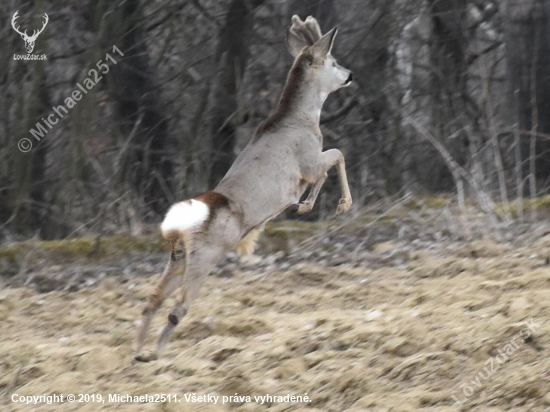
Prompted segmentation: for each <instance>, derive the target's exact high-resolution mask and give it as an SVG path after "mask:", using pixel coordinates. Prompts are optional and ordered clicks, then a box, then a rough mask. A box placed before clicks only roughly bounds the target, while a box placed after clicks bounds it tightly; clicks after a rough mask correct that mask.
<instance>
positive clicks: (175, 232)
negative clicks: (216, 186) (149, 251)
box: [160, 199, 210, 240]
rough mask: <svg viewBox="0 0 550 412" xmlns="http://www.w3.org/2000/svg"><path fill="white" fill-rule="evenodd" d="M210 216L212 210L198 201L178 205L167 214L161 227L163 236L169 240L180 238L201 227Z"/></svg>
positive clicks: (192, 200) (193, 200) (188, 201)
mask: <svg viewBox="0 0 550 412" xmlns="http://www.w3.org/2000/svg"><path fill="white" fill-rule="evenodd" d="M209 216H210V208H209V207H208V205H207V204H206V203H204V202H201V201H200V200H196V199H190V200H184V201H183V202H179V203H176V204H174V205H172V207H171V208H170V209H169V210H168V213H166V217H165V218H164V220H163V221H162V224H161V225H160V230H161V232H162V236H163V237H164V238H165V239H167V240H173V239H175V238H179V237H180V236H181V235H182V234H183V233H185V232H189V231H192V230H193V229H196V228H197V227H200V226H201V225H202V224H203V223H204V222H205V221H206V220H207V219H208V217H209Z"/></svg>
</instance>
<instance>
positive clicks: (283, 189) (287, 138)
mask: <svg viewBox="0 0 550 412" xmlns="http://www.w3.org/2000/svg"><path fill="white" fill-rule="evenodd" d="M336 31H337V30H336V28H334V29H332V30H331V31H329V32H328V33H326V34H325V35H324V36H323V35H322V34H321V30H320V28H319V25H318V24H317V21H316V20H315V19H314V18H313V17H311V16H310V17H308V18H307V19H306V20H305V21H302V20H300V18H299V17H298V16H293V17H292V27H291V28H290V29H289V30H288V33H287V47H288V49H289V51H290V53H291V54H292V56H293V57H294V63H293V65H292V68H291V69H290V73H289V75H288V78H287V81H286V84H285V87H284V89H283V93H282V96H281V99H280V101H279V105H278V107H277V110H276V111H275V113H273V114H272V115H271V116H270V117H269V118H267V120H265V121H264V122H263V123H262V124H261V125H260V126H259V127H258V129H257V130H256V133H255V134H254V136H253V137H252V139H251V140H250V142H249V143H248V145H247V146H246V147H245V149H244V150H243V151H242V153H241V154H240V155H239V156H238V157H237V159H236V160H235V163H233V165H232V166H231V168H230V169H229V171H228V172H227V174H226V175H225V177H224V178H223V179H222V181H221V182H220V183H219V184H218V186H217V187H216V188H215V189H214V190H213V191H210V192H206V193H204V194H202V195H200V196H197V197H195V198H193V199H190V200H185V201H183V202H180V203H176V204H175V205H173V206H172V207H171V208H170V210H169V211H168V213H167V214H166V217H165V219H164V221H163V222H162V224H161V231H162V235H163V236H164V238H165V239H166V240H168V241H169V242H170V244H171V248H172V250H171V252H170V259H169V261H168V264H167V265H166V268H165V269H164V273H163V274H162V277H161V279H160V282H159V283H158V285H157V286H156V288H155V290H154V292H153V293H152V294H151V295H150V296H149V300H148V303H147V305H146V307H145V309H144V310H143V318H142V322H141V325H140V326H139V329H138V333H137V355H136V357H135V359H136V360H138V361H143V362H148V361H151V360H154V359H157V357H158V356H159V355H160V353H161V351H162V349H163V347H164V346H165V344H166V342H167V341H168V338H169V336H170V334H171V333H172V330H173V329H174V327H175V326H176V325H177V324H178V322H179V321H180V320H181V318H182V317H183V316H185V314H186V313H187V311H188V310H189V307H190V305H191V303H192V302H193V300H194V299H196V298H197V295H198V293H199V289H200V287H201V286H202V284H203V282H204V280H205V279H206V277H207V276H208V274H209V272H210V271H211V270H212V269H213V267H214V266H215V265H216V264H217V263H218V262H219V261H220V260H221V258H222V257H223V256H224V255H225V254H226V253H227V252H228V251H229V250H231V249H234V248H235V249H236V250H237V252H238V253H239V254H251V253H252V251H253V249H254V245H255V242H256V239H257V237H258V235H259V234H260V232H261V231H262V229H263V226H264V224H265V223H266V222H267V221H269V220H270V219H273V218H274V217H275V216H277V215H278V214H279V213H281V212H282V211H283V210H285V209H286V208H288V207H290V206H294V207H295V208H296V211H297V213H299V214H302V213H306V212H309V211H310V210H311V209H312V208H313V205H314V203H315V200H316V198H317V195H318V194H319V191H320V189H321V187H322V186H323V183H324V182H325V180H326V178H327V171H328V170H329V169H330V168H331V167H332V166H337V168H338V174H339V178H340V186H341V190H342V197H341V199H340V202H339V204H338V208H337V210H336V213H337V214H340V213H343V212H346V211H347V210H348V209H349V208H350V206H351V194H350V190H349V187H348V181H347V177H346V170H345V164H344V156H343V155H342V153H341V152H340V151H339V150H337V149H330V150H327V151H324V152H323V151H322V149H323V138H322V135H321V129H320V128H319V118H320V115H321V108H322V106H323V103H324V101H325V99H326V97H327V96H328V94H329V93H331V92H333V91H335V90H337V89H339V88H341V87H346V86H348V85H349V84H350V83H351V81H352V79H353V76H352V73H351V72H350V71H349V70H347V69H344V68H343V67H341V66H339V65H338V63H336V60H335V59H334V57H333V56H332V55H331V53H330V52H331V49H332V44H333V42H334V37H335V36H336ZM309 185H312V187H311V190H310V192H309V195H308V196H307V198H306V199H305V201H303V202H300V203H299V201H300V198H301V196H302V195H303V193H304V192H305V190H306V189H307V188H308V186H309ZM180 271H183V275H182V274H181V272H180ZM175 290H177V296H176V303H175V305H174V307H173V309H172V310H171V312H170V314H169V315H168V322H167V323H166V326H165V327H164V329H163V330H162V332H161V334H160V337H159V339H158V343H157V347H156V351H155V352H149V353H142V352H141V351H142V348H143V342H144V340H145V336H146V333H147V330H148V328H149V325H150V322H151V318H152V316H153V315H154V313H155V312H156V311H157V309H158V308H159V307H160V305H161V303H162V302H163V300H164V299H165V298H166V297H167V296H169V295H170V294H171V293H172V292H173V291H175Z"/></svg>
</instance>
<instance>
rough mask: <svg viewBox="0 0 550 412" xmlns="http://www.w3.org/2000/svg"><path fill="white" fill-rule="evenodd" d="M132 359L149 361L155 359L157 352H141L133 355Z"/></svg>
mask: <svg viewBox="0 0 550 412" xmlns="http://www.w3.org/2000/svg"><path fill="white" fill-rule="evenodd" d="M134 360H136V361H138V362H151V361H154V360H157V354H156V353H154V352H148V353H142V354H139V355H136V356H135V357H134Z"/></svg>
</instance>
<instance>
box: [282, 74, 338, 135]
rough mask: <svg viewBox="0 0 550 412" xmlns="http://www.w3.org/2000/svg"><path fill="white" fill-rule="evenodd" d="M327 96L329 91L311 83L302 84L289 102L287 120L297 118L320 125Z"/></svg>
mask: <svg viewBox="0 0 550 412" xmlns="http://www.w3.org/2000/svg"><path fill="white" fill-rule="evenodd" d="M327 96H328V94H327V93H323V92H321V91H320V90H319V88H317V87H315V85H313V84H311V83H304V84H302V85H300V86H299V87H298V90H296V93H295V94H294V96H293V99H292V100H291V101H290V102H288V105H289V107H288V110H287V120H297V121H300V122H303V123H306V124H312V125H315V126H319V121H320V120H321V109H322V108H323V104H324V103H325V100H326V98H327Z"/></svg>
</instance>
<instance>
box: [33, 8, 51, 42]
mask: <svg viewBox="0 0 550 412" xmlns="http://www.w3.org/2000/svg"><path fill="white" fill-rule="evenodd" d="M48 21H50V18H49V17H48V15H47V14H46V13H44V23H43V24H42V28H41V29H40V30H33V33H32V36H30V38H31V39H32V40H36V38H37V37H38V35H39V34H40V33H42V32H43V31H44V28H45V27H46V24H48Z"/></svg>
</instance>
